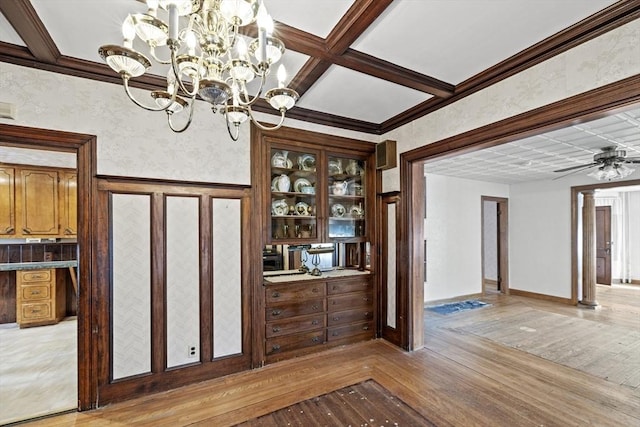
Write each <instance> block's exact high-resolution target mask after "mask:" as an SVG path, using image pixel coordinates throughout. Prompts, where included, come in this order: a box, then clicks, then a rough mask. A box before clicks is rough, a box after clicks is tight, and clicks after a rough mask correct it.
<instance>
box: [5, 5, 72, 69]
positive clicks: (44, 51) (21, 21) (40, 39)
mask: <svg viewBox="0 0 640 427" xmlns="http://www.w3.org/2000/svg"><path fill="white" fill-rule="evenodd" d="M0 13H2V14H3V15H4V17H5V18H7V21H9V23H10V24H11V26H12V27H13V29H14V30H16V33H18V35H19V36H20V38H21V39H22V40H23V41H24V42H25V44H26V45H27V48H28V49H29V51H30V52H31V53H32V54H33V56H34V57H35V58H37V59H38V60H39V61H43V62H49V63H55V62H56V61H57V60H58V58H60V51H59V50H58V47H57V46H56V44H55V43H54V41H53V39H52V38H51V35H50V34H49V31H48V30H47V29H46V28H45V26H44V24H43V23H42V21H41V20H40V17H39V16H38V14H37V13H36V10H35V9H34V8H33V6H32V5H31V2H30V1H29V0H10V1H6V0H5V1H0Z"/></svg>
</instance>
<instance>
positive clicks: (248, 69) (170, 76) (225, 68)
mask: <svg viewBox="0 0 640 427" xmlns="http://www.w3.org/2000/svg"><path fill="white" fill-rule="evenodd" d="M146 3H147V7H148V10H147V12H146V13H135V14H130V15H129V16H127V18H126V19H125V21H124V23H123V25H122V33H123V36H124V42H123V46H118V45H104V46H101V47H100V48H99V50H98V53H99V54H100V56H101V57H102V58H103V60H104V61H105V62H106V63H107V65H109V67H111V69H112V70H113V71H115V72H116V73H118V74H120V76H121V77H122V83H123V85H124V88H125V92H126V94H127V96H128V97H129V98H130V99H131V100H132V101H133V102H134V103H135V104H136V105H138V106H139V107H141V108H144V109H146V110H149V111H164V112H165V113H166V114H167V120H168V123H169V127H170V128H171V129H172V130H173V131H174V132H183V131H185V130H186V129H187V128H188V127H189V125H190V124H191V121H192V118H193V110H194V105H195V100H196V97H197V96H200V98H201V99H203V100H205V101H207V102H209V103H210V104H211V108H212V110H213V112H214V113H217V112H219V113H221V114H222V115H223V116H224V118H225V122H226V125H227V130H228V132H229V136H230V137H231V139H233V140H234V141H236V140H237V139H238V136H239V127H240V125H241V124H242V123H244V122H245V121H247V120H248V119H251V121H253V123H254V124H255V125H256V126H258V127H259V128H261V129H263V130H276V129H278V128H280V127H281V126H282V123H283V122H284V119H285V114H286V112H287V111H288V110H290V109H291V108H293V106H294V105H295V103H296V101H297V100H298V98H299V95H298V93H297V92H296V91H295V90H293V89H290V88H287V87H285V85H284V81H285V80H286V71H285V69H284V66H283V65H282V64H280V67H279V69H278V72H277V79H278V86H277V87H275V88H271V89H269V90H267V91H266V92H265V99H266V101H267V102H268V103H269V104H270V105H271V106H272V107H273V108H274V109H276V110H277V111H278V112H280V120H279V122H278V123H277V124H275V125H273V126H265V125H263V124H261V123H259V122H258V121H257V120H256V119H255V118H254V116H253V110H252V108H251V107H252V106H253V105H254V104H255V103H256V102H257V101H258V99H260V97H261V96H262V93H263V90H264V89H265V83H266V79H267V76H268V75H269V73H270V72H271V69H272V68H273V66H274V64H276V63H277V62H278V61H279V60H280V59H281V58H282V55H283V54H284V52H285V47H284V43H283V42H282V41H281V40H279V39H277V38H275V37H273V36H272V34H271V33H272V32H273V20H272V19H271V17H270V16H269V15H268V13H267V11H266V8H265V6H264V4H263V2H262V0H146ZM160 11H162V13H163V14H164V15H166V22H165V21H164V20H162V19H161V18H159V17H158V12H160ZM254 22H255V23H256V24H257V26H258V37H257V38H256V39H254V40H252V41H250V43H249V46H247V42H246V41H245V37H244V36H243V35H241V34H240V33H239V29H240V27H244V26H246V25H249V24H253V23H254ZM136 38H137V39H139V40H141V41H142V42H144V43H145V44H146V45H147V48H148V50H149V56H150V57H151V58H152V60H153V61H154V63H155V64H157V65H161V66H168V67H169V71H168V73H167V90H166V91H154V92H152V93H151V98H152V99H151V101H153V103H145V102H141V101H140V100H138V99H136V98H135V97H134V96H133V94H132V93H131V90H130V87H129V80H130V79H131V78H135V77H139V76H141V75H143V74H144V73H146V72H147V71H148V69H149V68H151V66H152V60H151V59H149V58H148V57H147V56H146V55H144V54H142V53H140V52H138V51H137V50H135V49H134V48H133V42H134V40H135V39H136ZM163 46H166V47H167V48H168V50H169V53H168V57H167V58H160V57H159V56H161V55H159V54H157V52H156V48H158V47H163ZM256 79H257V80H258V84H257V85H255V84H254V85H253V86H257V88H253V90H252V92H254V93H250V91H249V89H248V88H247V85H248V84H250V83H251V82H252V81H254V80H256ZM182 110H188V113H187V119H186V122H185V123H184V125H183V126H180V127H176V126H175V125H174V123H173V121H172V117H173V115H174V114H177V113H180V112H182Z"/></svg>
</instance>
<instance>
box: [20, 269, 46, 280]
mask: <svg viewBox="0 0 640 427" xmlns="http://www.w3.org/2000/svg"><path fill="white" fill-rule="evenodd" d="M19 274H20V280H22V282H50V281H51V270H23V271H20V272H19Z"/></svg>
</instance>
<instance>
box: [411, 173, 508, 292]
mask: <svg viewBox="0 0 640 427" xmlns="http://www.w3.org/2000/svg"><path fill="white" fill-rule="evenodd" d="M426 177H427V190H426V192H427V219H426V220H425V237H426V239H427V282H426V284H425V287H424V300H425V301H433V300H440V299H445V298H453V297H456V296H460V295H469V294H476V293H480V292H482V260H481V258H482V257H481V247H482V236H481V234H482V212H481V208H482V201H481V196H494V197H509V186H508V185H505V184H495V183H490V182H482V181H472V180H468V179H461V178H452V177H445V176H441V175H433V174H429V173H427V174H426Z"/></svg>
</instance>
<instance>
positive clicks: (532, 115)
mask: <svg viewBox="0 0 640 427" xmlns="http://www.w3.org/2000/svg"><path fill="white" fill-rule="evenodd" d="M638 103H640V74H638V75H635V76H631V77H627V78H625V79H622V80H619V81H616V82H614V83H610V84H607V85H604V86H601V87H598V88H596V89H592V90H590V91H587V92H584V93H581V94H578V95H574V96H571V97H569V98H566V99H563V100H560V101H557V102H554V103H552V104H549V105H545V106H543V107H539V108H536V109H533V110H530V111H527V112H524V113H521V114H517V115H515V116H512V117H509V118H506V119H504V120H500V121H498V122H494V123H490V124H487V125H485V126H482V127H479V128H476V129H473V130H471V131H467V132H463V133H461V134H458V135H455V136H452V137H449V138H445V139H442V140H439V141H437V142H433V143H431V144H427V145H423V146H421V147H418V148H415V149H413V150H410V151H406V152H403V153H401V154H400V191H401V194H402V197H403V200H404V203H403V204H402V215H400V216H399V221H402V222H403V223H404V224H406V226H405V227H402V235H401V236H400V242H399V243H400V245H402V247H403V251H404V254H406V257H405V259H406V262H405V263H404V265H403V268H402V269H401V271H399V272H398V280H400V282H399V285H400V286H402V287H404V288H405V289H406V293H407V295H408V300H409V301H408V307H409V310H410V311H409V312H408V313H407V318H406V319H405V322H406V324H407V328H406V330H405V333H406V334H407V337H406V339H407V340H408V343H409V349H411V350H417V349H419V348H421V347H423V345H424V336H423V333H422V331H423V328H424V326H423V320H422V317H423V316H422V310H423V308H422V307H420V309H418V304H417V303H418V302H419V303H420V305H422V301H423V298H424V286H422V282H420V281H419V280H415V278H419V277H423V271H422V270H423V265H422V263H423V260H422V256H423V254H422V252H423V249H422V246H423V245H422V242H421V241H420V242H418V238H416V237H417V236H418V237H419V238H420V239H422V238H423V237H424V234H423V233H420V234H419V235H418V234H417V233H414V230H415V231H417V230H418V228H419V229H420V230H422V225H421V224H422V223H423V221H424V218H422V217H420V216H419V214H417V213H416V212H418V211H420V209H417V208H418V206H419V205H420V204H424V192H422V194H420V191H419V189H418V187H422V186H423V184H422V183H423V181H424V180H423V178H422V175H423V173H424V170H423V167H422V166H423V165H424V162H425V161H427V160H432V159H436V158H444V157H453V156H456V155H459V154H465V153H471V152H474V151H478V150H482V149H485V148H490V147H495V146H497V145H501V144H505V143H507V142H512V141H515V140H518V139H522V138H526V137H529V136H533V135H536V134H540V133H543V132H549V131H552V130H557V129H561V128H564V127H566V126H570V125H575V124H579V123H584V122H588V121H591V120H595V119H599V118H602V117H606V116H608V115H611V114H615V113H618V112H620V111H623V110H625V109H628V108H629V107H631V106H634V105H637V104H638ZM416 242H417V243H416ZM572 246H573V245H572ZM572 250H573V248H572ZM574 280H576V283H577V279H574ZM574 291H575V292H576V295H577V287H576V284H575V283H574V285H573V290H572V294H573V292H574Z"/></svg>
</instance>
